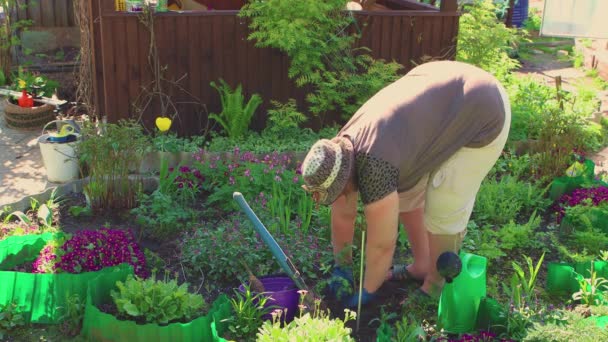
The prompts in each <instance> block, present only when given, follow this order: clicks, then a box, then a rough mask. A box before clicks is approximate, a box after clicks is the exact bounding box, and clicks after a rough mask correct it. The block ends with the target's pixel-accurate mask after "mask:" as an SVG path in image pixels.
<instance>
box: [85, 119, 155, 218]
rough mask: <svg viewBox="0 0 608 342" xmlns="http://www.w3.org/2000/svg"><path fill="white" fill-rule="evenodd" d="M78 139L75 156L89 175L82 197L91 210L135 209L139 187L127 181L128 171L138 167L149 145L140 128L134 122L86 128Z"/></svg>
mask: <svg viewBox="0 0 608 342" xmlns="http://www.w3.org/2000/svg"><path fill="white" fill-rule="evenodd" d="M82 135H83V140H82V142H81V143H80V144H78V148H77V150H78V151H77V152H78V155H79V158H80V161H81V162H82V163H83V164H84V165H85V169H86V170H87V173H88V175H89V183H88V184H87V185H85V186H84V193H85V195H86V196H87V202H88V204H89V206H90V207H91V209H92V210H94V211H95V210H100V209H110V208H133V207H135V202H136V196H137V192H138V190H139V187H140V186H141V184H139V183H138V182H137V181H132V180H130V179H129V173H130V172H129V171H130V170H131V169H133V168H136V167H137V165H139V164H140V163H141V160H142V158H143V156H144V154H145V153H146V151H147V150H148V148H149V145H150V140H149V138H148V137H147V136H145V135H144V133H143V127H142V126H141V125H139V124H138V123H136V122H134V121H120V122H119V123H118V124H100V126H99V127H93V126H90V125H86V126H85V127H83V130H82Z"/></svg>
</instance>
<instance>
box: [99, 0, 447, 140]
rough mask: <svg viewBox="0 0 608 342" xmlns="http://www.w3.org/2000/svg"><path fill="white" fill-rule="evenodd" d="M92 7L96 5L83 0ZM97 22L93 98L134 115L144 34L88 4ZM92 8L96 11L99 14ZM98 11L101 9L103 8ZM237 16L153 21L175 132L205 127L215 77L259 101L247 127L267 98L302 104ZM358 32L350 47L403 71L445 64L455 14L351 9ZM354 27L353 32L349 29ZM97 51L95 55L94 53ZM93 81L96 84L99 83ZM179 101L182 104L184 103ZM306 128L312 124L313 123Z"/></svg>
mask: <svg viewBox="0 0 608 342" xmlns="http://www.w3.org/2000/svg"><path fill="white" fill-rule="evenodd" d="M91 1H92V2H93V3H96V2H98V1H99V0H91ZM95 6H98V7H97V10H100V11H101V20H100V21H95V23H93V24H92V25H93V27H94V31H93V38H94V41H95V44H94V49H95V51H94V54H95V56H98V55H99V57H98V58H99V59H100V60H99V63H100V64H101V66H100V69H97V73H96V77H99V76H100V74H101V76H102V78H103V81H102V82H101V86H98V87H97V92H96V95H97V96H96V98H97V99H101V100H102V102H103V106H102V108H103V109H104V111H102V113H101V114H105V115H107V117H108V120H109V121H110V122H115V121H117V120H118V119H121V118H128V117H134V116H135V114H136V113H135V112H134V109H133V103H134V101H135V99H136V98H137V97H138V96H139V94H140V93H141V90H142V88H143V87H144V86H147V85H149V84H150V82H151V81H152V74H151V69H150V67H149V65H148V48H149V43H150V36H149V32H148V31H147V30H146V29H145V28H144V27H143V25H142V24H141V23H139V22H138V18H137V16H136V15H134V14H126V13H116V12H113V11H112V10H109V9H108V7H107V6H105V5H103V6H102V5H100V4H96V5H95ZM99 6H102V8H101V9H100V7H99ZM103 7H105V9H104V8H103ZM237 13H238V12H237V11H214V12H191V13H182V14H177V13H167V14H160V15H157V16H156V17H155V23H156V26H155V33H156V44H157V47H158V52H159V58H160V62H161V65H162V66H166V68H167V69H166V73H165V75H164V76H165V77H166V78H167V79H169V80H177V79H179V78H181V77H182V76H184V75H185V77H184V78H183V80H181V82H180V86H181V87H183V90H185V91H187V92H188V93H189V94H185V93H184V92H183V91H181V90H180V89H172V90H170V89H165V91H167V92H168V93H169V94H170V95H171V96H172V99H173V101H175V102H180V103H182V104H180V105H178V110H179V112H180V119H181V121H180V122H176V123H175V124H176V126H175V128H176V130H177V131H178V132H180V133H181V134H184V135H191V134H197V133H200V131H201V130H202V129H203V128H204V126H205V125H206V123H207V117H206V114H208V113H214V112H215V113H217V112H219V111H220V110H221V103H220V97H219V94H218V93H217V91H216V90H215V89H213V88H212V87H210V82H211V81H216V82H217V81H218V80H219V79H220V78H223V79H224V80H226V81H227V82H228V83H229V85H230V86H231V87H233V88H234V87H236V86H237V85H239V84H241V85H242V86H243V92H244V95H245V96H246V99H247V100H248V99H249V97H250V96H251V95H252V94H254V93H258V94H260V95H261V96H262V99H263V100H264V103H263V105H262V106H261V107H260V108H259V110H258V111H257V114H256V117H255V118H254V120H253V121H252V128H254V129H260V128H263V126H264V122H265V119H266V110H267V109H268V108H269V107H270V102H271V100H277V101H281V102H285V101H287V100H288V99H289V98H294V99H296V101H297V102H298V104H299V105H301V106H305V105H306V94H307V91H308V90H309V89H305V88H304V89H303V88H298V87H296V85H295V82H294V81H293V80H291V79H289V77H288V69H289V64H290V63H289V58H288V57H287V56H286V55H284V54H283V53H281V52H279V51H277V50H274V49H269V48H263V49H262V48H257V47H255V46H254V44H255V43H254V42H253V41H250V40H248V39H247V36H248V32H249V30H248V27H247V22H246V20H245V19H243V18H239V17H237ZM355 17H356V19H357V23H358V28H359V29H360V32H361V37H360V39H357V41H356V43H355V46H357V47H361V46H365V47H368V48H370V49H371V54H372V56H373V57H375V58H381V59H385V60H387V61H396V62H398V63H401V64H402V65H403V66H404V70H402V72H404V73H405V72H407V71H409V70H410V69H411V68H412V67H414V66H415V65H416V64H419V63H421V62H422V61H423V60H425V59H428V58H432V59H453V57H454V53H455V37H456V34H457V31H458V17H459V13H457V12H440V11H430V10H419V11H410V10H408V11H390V12H365V11H364V12H359V13H356V14H355ZM353 30H356V28H353ZM100 51H101V52H100ZM96 84H98V85H99V84H100V83H99V80H98V82H96ZM194 101H200V102H202V103H203V104H204V105H205V106H206V108H207V111H208V113H202V114H200V113H199V109H200V108H198V107H196V106H193V105H192V102H194ZM186 102H189V104H187V103H186ZM161 114H165V113H160V106H159V104H158V103H156V102H154V103H151V105H150V108H149V110H148V111H147V112H146V113H144V115H143V117H142V119H143V122H144V123H145V124H146V126H147V127H153V125H154V124H153V121H154V118H155V117H156V116H158V115H161ZM313 126H316V127H318V123H316V124H314V123H313Z"/></svg>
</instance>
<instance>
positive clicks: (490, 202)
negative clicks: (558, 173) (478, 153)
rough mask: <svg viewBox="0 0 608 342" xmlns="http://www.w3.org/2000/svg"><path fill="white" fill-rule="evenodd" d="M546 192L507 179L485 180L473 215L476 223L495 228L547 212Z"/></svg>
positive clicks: (509, 177) (515, 179)
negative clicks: (540, 211)
mask: <svg viewBox="0 0 608 342" xmlns="http://www.w3.org/2000/svg"><path fill="white" fill-rule="evenodd" d="M545 191H546V190H544V191H543V190H542V189H539V188H538V187H537V186H536V185H534V184H531V183H527V182H522V181H519V180H517V178H515V177H513V176H510V175H506V176H504V177H502V178H501V179H500V180H496V179H486V180H485V181H484V182H483V183H482V184H481V187H480V189H479V193H478V194H477V200H476V202H475V207H474V208H473V214H474V218H475V220H476V221H479V222H480V223H489V224H495V225H504V224H507V223H509V222H511V221H515V222H517V221H518V220H517V219H518V218H519V217H521V216H526V215H530V214H531V212H532V211H534V210H535V209H538V210H544V209H545V208H546V207H547V206H548V205H549V200H548V199H545V198H544V194H545Z"/></svg>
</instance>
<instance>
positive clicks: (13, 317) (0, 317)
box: [0, 302, 26, 338]
mask: <svg viewBox="0 0 608 342" xmlns="http://www.w3.org/2000/svg"><path fill="white" fill-rule="evenodd" d="M22 310H23V308H20V307H19V306H18V305H17V304H15V303H12V302H11V303H8V304H6V305H4V304H0V338H5V337H7V335H6V334H8V333H9V332H11V331H13V330H15V329H17V328H19V327H23V326H25V323H26V322H25V317H24V316H23V314H22V313H21V311H22ZM8 337H10V336H8Z"/></svg>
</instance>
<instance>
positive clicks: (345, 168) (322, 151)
mask: <svg viewBox="0 0 608 342" xmlns="http://www.w3.org/2000/svg"><path fill="white" fill-rule="evenodd" d="M353 163H354V152H353V144H352V142H351V141H350V140H349V139H347V138H344V137H336V138H333V139H332V140H328V139H321V140H319V141H317V142H316V143H315V144H314V145H313V146H312V147H311V148H310V151H309V152H308V154H307V155H306V158H304V162H303V163H302V178H303V179H304V183H305V185H303V186H302V187H303V188H304V189H305V190H306V191H308V192H310V193H313V194H315V193H316V196H318V197H317V198H316V199H315V200H316V201H317V202H318V203H320V204H325V205H329V204H332V203H333V202H334V201H335V200H336V199H337V198H338V196H339V195H340V194H341V193H342V191H344V188H345V187H346V184H347V182H348V179H349V177H350V175H351V171H352V169H353Z"/></svg>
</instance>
